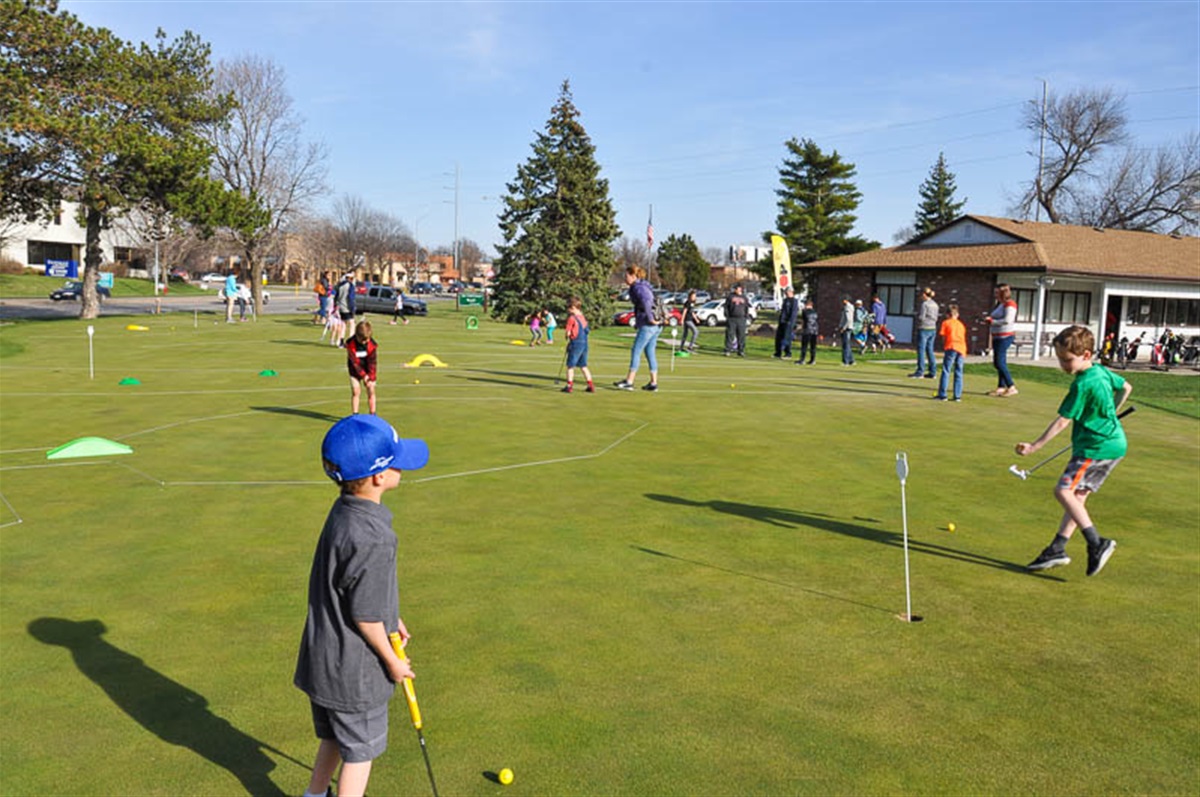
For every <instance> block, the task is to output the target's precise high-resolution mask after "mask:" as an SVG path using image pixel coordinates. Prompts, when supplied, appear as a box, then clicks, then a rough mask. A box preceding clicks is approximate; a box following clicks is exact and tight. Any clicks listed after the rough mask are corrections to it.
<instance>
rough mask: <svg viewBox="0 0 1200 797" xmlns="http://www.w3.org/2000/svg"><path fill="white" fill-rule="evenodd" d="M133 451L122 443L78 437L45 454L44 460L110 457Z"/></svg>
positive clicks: (100, 438) (97, 438)
mask: <svg viewBox="0 0 1200 797" xmlns="http://www.w3.org/2000/svg"><path fill="white" fill-rule="evenodd" d="M132 453H133V449H132V448H130V447H129V446H127V445H125V444H124V443H117V442H114V441H112V440H106V439H104V438H103V437H80V438H79V439H78V440H72V441H71V442H69V443H63V444H62V445H61V446H59V447H58V448H52V449H50V450H49V451H47V452H46V459H70V458H72V457H111V456H114V455H116V454H132Z"/></svg>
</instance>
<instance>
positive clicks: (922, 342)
mask: <svg viewBox="0 0 1200 797" xmlns="http://www.w3.org/2000/svg"><path fill="white" fill-rule="evenodd" d="M933 295H934V294H933V288H926V289H925V290H924V291H922V292H921V296H922V297H923V301H922V302H921V306H920V307H919V308H917V370H915V371H913V372H912V373H911V374H909V376H910V377H912V378H913V379H920V378H921V377H922V376H924V377H925V378H926V379H933V377H934V372H935V371H937V365H936V364H935V362H934V359H933V339H934V337H936V336H937V320H938V305H937V302H935V301H934V300H933Z"/></svg>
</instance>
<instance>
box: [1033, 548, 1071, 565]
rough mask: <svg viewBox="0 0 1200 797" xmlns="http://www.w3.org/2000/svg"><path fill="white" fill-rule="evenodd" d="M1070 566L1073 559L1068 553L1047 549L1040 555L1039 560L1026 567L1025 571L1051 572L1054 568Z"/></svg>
mask: <svg viewBox="0 0 1200 797" xmlns="http://www.w3.org/2000/svg"><path fill="white" fill-rule="evenodd" d="M1069 564H1071V557H1069V556H1067V552H1066V551H1056V550H1054V549H1053V548H1047V549H1046V550H1044V551H1042V552H1041V553H1040V554H1038V557H1037V559H1034V560H1033V561H1032V562H1030V563H1029V564H1027V565H1025V569H1026V570H1049V569H1050V568H1052V567H1062V566H1063V565H1069Z"/></svg>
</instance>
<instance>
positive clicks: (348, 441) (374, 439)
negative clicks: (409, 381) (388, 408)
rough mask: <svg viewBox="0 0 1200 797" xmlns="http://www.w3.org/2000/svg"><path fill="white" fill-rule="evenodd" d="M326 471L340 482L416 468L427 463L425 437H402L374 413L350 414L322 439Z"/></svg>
mask: <svg viewBox="0 0 1200 797" xmlns="http://www.w3.org/2000/svg"><path fill="white" fill-rule="evenodd" d="M321 460H322V463H323V465H324V467H325V474H326V475H327V476H329V478H331V479H333V480H334V481H335V482H338V483H339V484H340V483H341V482H349V481H354V480H355V479H364V478H366V477H367V476H373V475H375V474H376V473H382V472H383V471H385V470H417V469H418V468H423V467H425V464H426V463H427V462H429V446H428V445H427V444H426V443H425V441H424V440H416V439H409V440H403V439H401V438H400V435H398V434H396V430H395V429H393V428H392V425H391V424H390V423H388V422H387V421H385V420H383V419H382V418H380V417H379V416H377V415H350V416H348V417H346V418H342V419H341V420H340V421H338V422H337V423H335V424H334V425H333V427H332V428H330V430H329V431H328V432H326V433H325V439H324V440H323V441H322V442H321Z"/></svg>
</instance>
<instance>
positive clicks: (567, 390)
mask: <svg viewBox="0 0 1200 797" xmlns="http://www.w3.org/2000/svg"><path fill="white" fill-rule="evenodd" d="M562 392H563V393H574V392H575V388H574V387H572V386H571V385H567V386H566V387H564V388H563V389H562Z"/></svg>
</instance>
